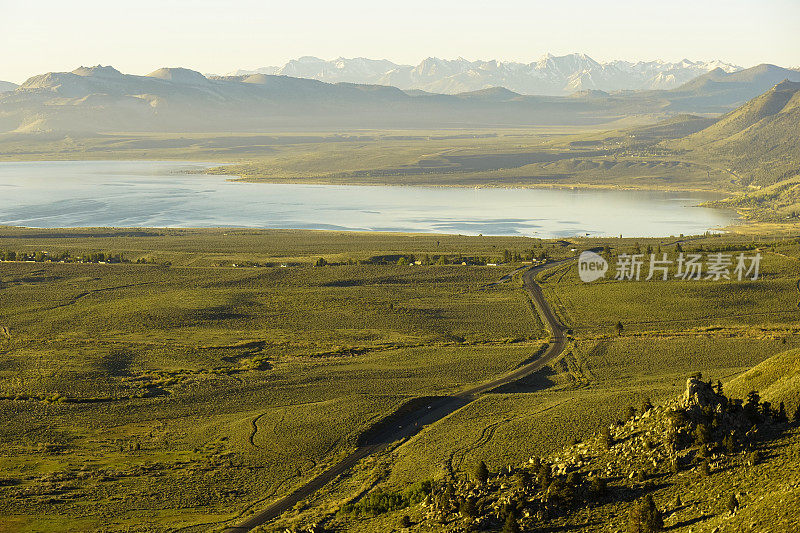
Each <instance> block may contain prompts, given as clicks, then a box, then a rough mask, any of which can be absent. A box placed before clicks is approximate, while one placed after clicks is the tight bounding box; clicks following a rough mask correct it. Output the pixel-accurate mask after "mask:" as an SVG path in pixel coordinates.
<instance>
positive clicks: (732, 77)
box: [669, 64, 800, 112]
mask: <svg viewBox="0 0 800 533" xmlns="http://www.w3.org/2000/svg"><path fill="white" fill-rule="evenodd" d="M783 80H789V81H795V82H800V72H798V71H796V70H791V69H786V68H781V67H777V66H775V65H769V64H761V65H757V66H755V67H752V68H748V69H745V70H739V71H736V72H726V71H725V70H723V69H721V68H716V69H714V70H712V71H711V72H708V73H707V74H703V75H702V76H699V77H697V78H695V79H693V80H691V81H689V82H687V83H685V84H683V85H681V86H680V87H678V88H675V89H672V90H671V91H669V92H670V93H671V101H672V108H674V109H676V110H685V111H688V112H691V109H696V108H697V106H698V105H706V106H708V107H714V106H717V109H718V110H719V111H720V112H724V111H726V110H727V109H726V108H730V107H733V106H738V105H742V104H744V103H746V102H747V101H748V100H750V99H751V98H755V97H756V96H758V95H760V94H762V93H764V92H765V91H768V90H769V89H770V88H771V87H773V86H774V85H776V84H778V83H780V82H782V81H783Z"/></svg>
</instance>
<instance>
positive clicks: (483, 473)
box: [475, 461, 489, 485]
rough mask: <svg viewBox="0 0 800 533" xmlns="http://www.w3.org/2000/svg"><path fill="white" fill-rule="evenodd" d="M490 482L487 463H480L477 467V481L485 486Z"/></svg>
mask: <svg viewBox="0 0 800 533" xmlns="http://www.w3.org/2000/svg"><path fill="white" fill-rule="evenodd" d="M488 480H489V469H488V468H487V467H486V463H484V462H483V461H481V462H480V463H478V466H476V467H475V481H477V482H478V483H480V484H481V485H483V484H484V483H486V482H487V481H488Z"/></svg>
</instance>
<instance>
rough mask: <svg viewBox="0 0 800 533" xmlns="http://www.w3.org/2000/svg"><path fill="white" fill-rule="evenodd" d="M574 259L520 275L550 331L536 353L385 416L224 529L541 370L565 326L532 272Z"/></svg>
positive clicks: (231, 532)
mask: <svg viewBox="0 0 800 533" xmlns="http://www.w3.org/2000/svg"><path fill="white" fill-rule="evenodd" d="M573 260H574V259H564V260H561V261H554V262H552V263H547V264H544V265H541V266H537V267H533V268H530V269H528V270H527V271H525V273H524V274H523V275H522V280H523V284H524V286H525V289H526V290H527V291H528V294H530V296H531V299H532V300H533V303H534V305H535V307H536V311H537V313H538V314H539V317H540V318H541V320H542V323H544V325H545V326H546V327H547V329H548V330H549V331H550V342H549V344H548V345H547V347H546V348H545V349H544V351H543V352H542V353H541V355H540V356H539V357H537V358H536V359H534V360H532V361H530V362H528V363H526V364H523V365H521V366H519V367H517V368H515V369H514V370H511V371H510V372H508V373H506V374H503V375H501V376H499V377H497V378H495V379H492V380H491V381H487V382H485V383H482V384H480V385H475V386H473V387H470V388H469V389H466V390H464V391H462V392H459V393H458V394H455V395H453V396H446V397H439V398H433V399H431V401H430V402H424V404H423V405H421V406H419V407H417V408H416V409H413V410H410V411H407V412H403V413H402V414H395V415H390V416H389V418H388V419H387V421H388V423H385V424H382V426H383V427H385V429H383V430H382V431H380V432H378V433H376V434H375V435H372V436H370V437H369V438H368V439H366V442H364V443H362V444H361V445H359V446H358V447H357V448H356V449H355V450H354V451H353V452H352V453H351V454H349V455H348V456H346V457H345V458H343V459H342V460H341V461H339V462H338V463H336V464H334V465H332V466H330V467H328V468H327V469H326V470H325V471H323V472H321V473H320V474H318V475H317V476H315V477H314V478H312V479H311V480H309V481H308V482H307V483H305V484H303V485H301V486H299V487H297V488H295V489H294V490H292V492H290V493H289V494H287V495H286V496H284V497H282V498H280V499H279V500H276V501H274V502H273V503H271V504H270V505H269V506H268V507H266V508H265V509H263V510H261V511H258V512H256V513H255V514H253V515H250V516H249V517H247V518H245V519H243V520H242V521H241V522H240V523H239V524H238V525H235V526H229V527H228V528H227V529H225V532H226V533H238V532H242V531H250V530H251V529H253V528H255V527H257V526H260V525H262V524H265V523H267V522H269V521H270V520H274V519H275V518H277V517H279V516H280V515H281V514H283V513H284V512H285V511H288V510H289V509H291V508H292V507H294V505H295V504H297V503H298V502H300V501H302V500H304V499H306V498H308V497H309V496H311V495H312V494H314V493H315V492H316V491H318V490H319V489H321V488H322V487H324V486H325V485H327V484H328V483H330V482H331V481H332V480H333V479H334V478H335V477H337V476H339V475H341V474H344V473H346V472H347V471H349V470H350V469H351V468H352V467H353V466H355V464H356V463H358V462H359V461H360V460H361V459H364V458H365V457H368V456H370V455H372V454H375V453H379V452H381V451H383V450H386V449H387V448H389V447H391V446H392V445H393V444H394V443H396V442H397V441H399V440H400V439H404V438H408V437H411V436H413V435H416V434H417V433H419V431H421V430H422V428H423V427H425V426H426V425H428V424H432V423H434V422H436V421H437V420H441V419H442V418H444V417H445V416H447V415H449V414H450V413H452V412H454V411H456V410H458V409H460V408H461V407H463V406H465V405H467V404H469V403H471V402H473V401H475V400H476V399H477V398H478V397H479V396H480V395H481V394H483V393H486V392H488V391H491V390H494V389H497V388H498V387H502V386H504V385H508V384H510V383H514V382H515V381H518V380H520V379H522V378H524V377H525V376H527V375H529V374H531V373H533V372H536V371H537V370H540V369H541V368H543V367H544V366H545V365H547V364H548V363H550V362H552V361H553V360H554V359H556V358H557V357H558V356H559V355H561V352H563V351H564V347H565V346H566V338H565V332H566V328H565V327H564V325H563V324H561V322H559V320H558V318H557V317H556V315H555V313H553V310H552V309H551V308H550V305H549V304H548V303H547V300H545V298H544V295H543V294H542V289H541V287H539V285H538V284H537V283H536V281H535V276H536V274H538V273H539V272H541V271H543V270H549V269H551V268H554V267H556V266H559V265H563V264H564V263H566V262H569V261H573Z"/></svg>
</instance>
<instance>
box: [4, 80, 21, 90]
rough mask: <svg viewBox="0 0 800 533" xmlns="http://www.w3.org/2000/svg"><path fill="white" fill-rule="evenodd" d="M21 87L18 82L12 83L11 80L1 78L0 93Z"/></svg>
mask: <svg viewBox="0 0 800 533" xmlns="http://www.w3.org/2000/svg"><path fill="white" fill-rule="evenodd" d="M17 87H19V86H18V85H17V84H16V83H11V82H10V81H2V80H0V93H4V92H8V91H13V90H14V89H16V88H17Z"/></svg>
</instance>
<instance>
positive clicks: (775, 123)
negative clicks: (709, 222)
mask: <svg viewBox="0 0 800 533" xmlns="http://www.w3.org/2000/svg"><path fill="white" fill-rule="evenodd" d="M798 131H800V83H798V82H791V81H782V82H780V83H778V84H776V85H775V86H774V87H772V88H771V89H769V90H768V91H766V92H765V93H764V94H762V95H760V96H757V97H756V98H753V99H752V100H750V101H749V102H747V103H746V104H744V105H743V106H741V107H739V108H737V109H735V110H733V111H731V112H729V113H726V114H725V115H723V116H722V117H720V118H719V119H718V120H717V121H715V122H714V123H713V124H711V125H710V126H708V127H707V128H704V129H702V130H700V131H698V132H696V133H693V134H691V135H688V136H686V137H683V138H681V139H677V140H673V141H665V142H664V145H665V146H667V147H669V148H671V149H674V150H680V151H683V152H687V153H689V154H691V155H692V156H693V157H695V158H697V159H703V160H708V161H715V162H717V165H718V166H722V167H723V168H727V169H729V170H730V172H731V173H732V174H734V175H735V176H736V178H737V181H738V184H739V185H740V186H742V187H748V188H749V189H751V191H750V192H748V193H746V194H743V195H741V196H737V197H733V198H729V199H726V200H723V201H720V202H715V205H718V206H722V207H733V208H736V209H739V210H740V211H742V212H743V213H744V214H745V215H746V216H748V217H749V218H753V219H758V220H764V221H776V220H786V219H796V218H798V216H799V215H800V144H799V143H798V140H797V139H798Z"/></svg>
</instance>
